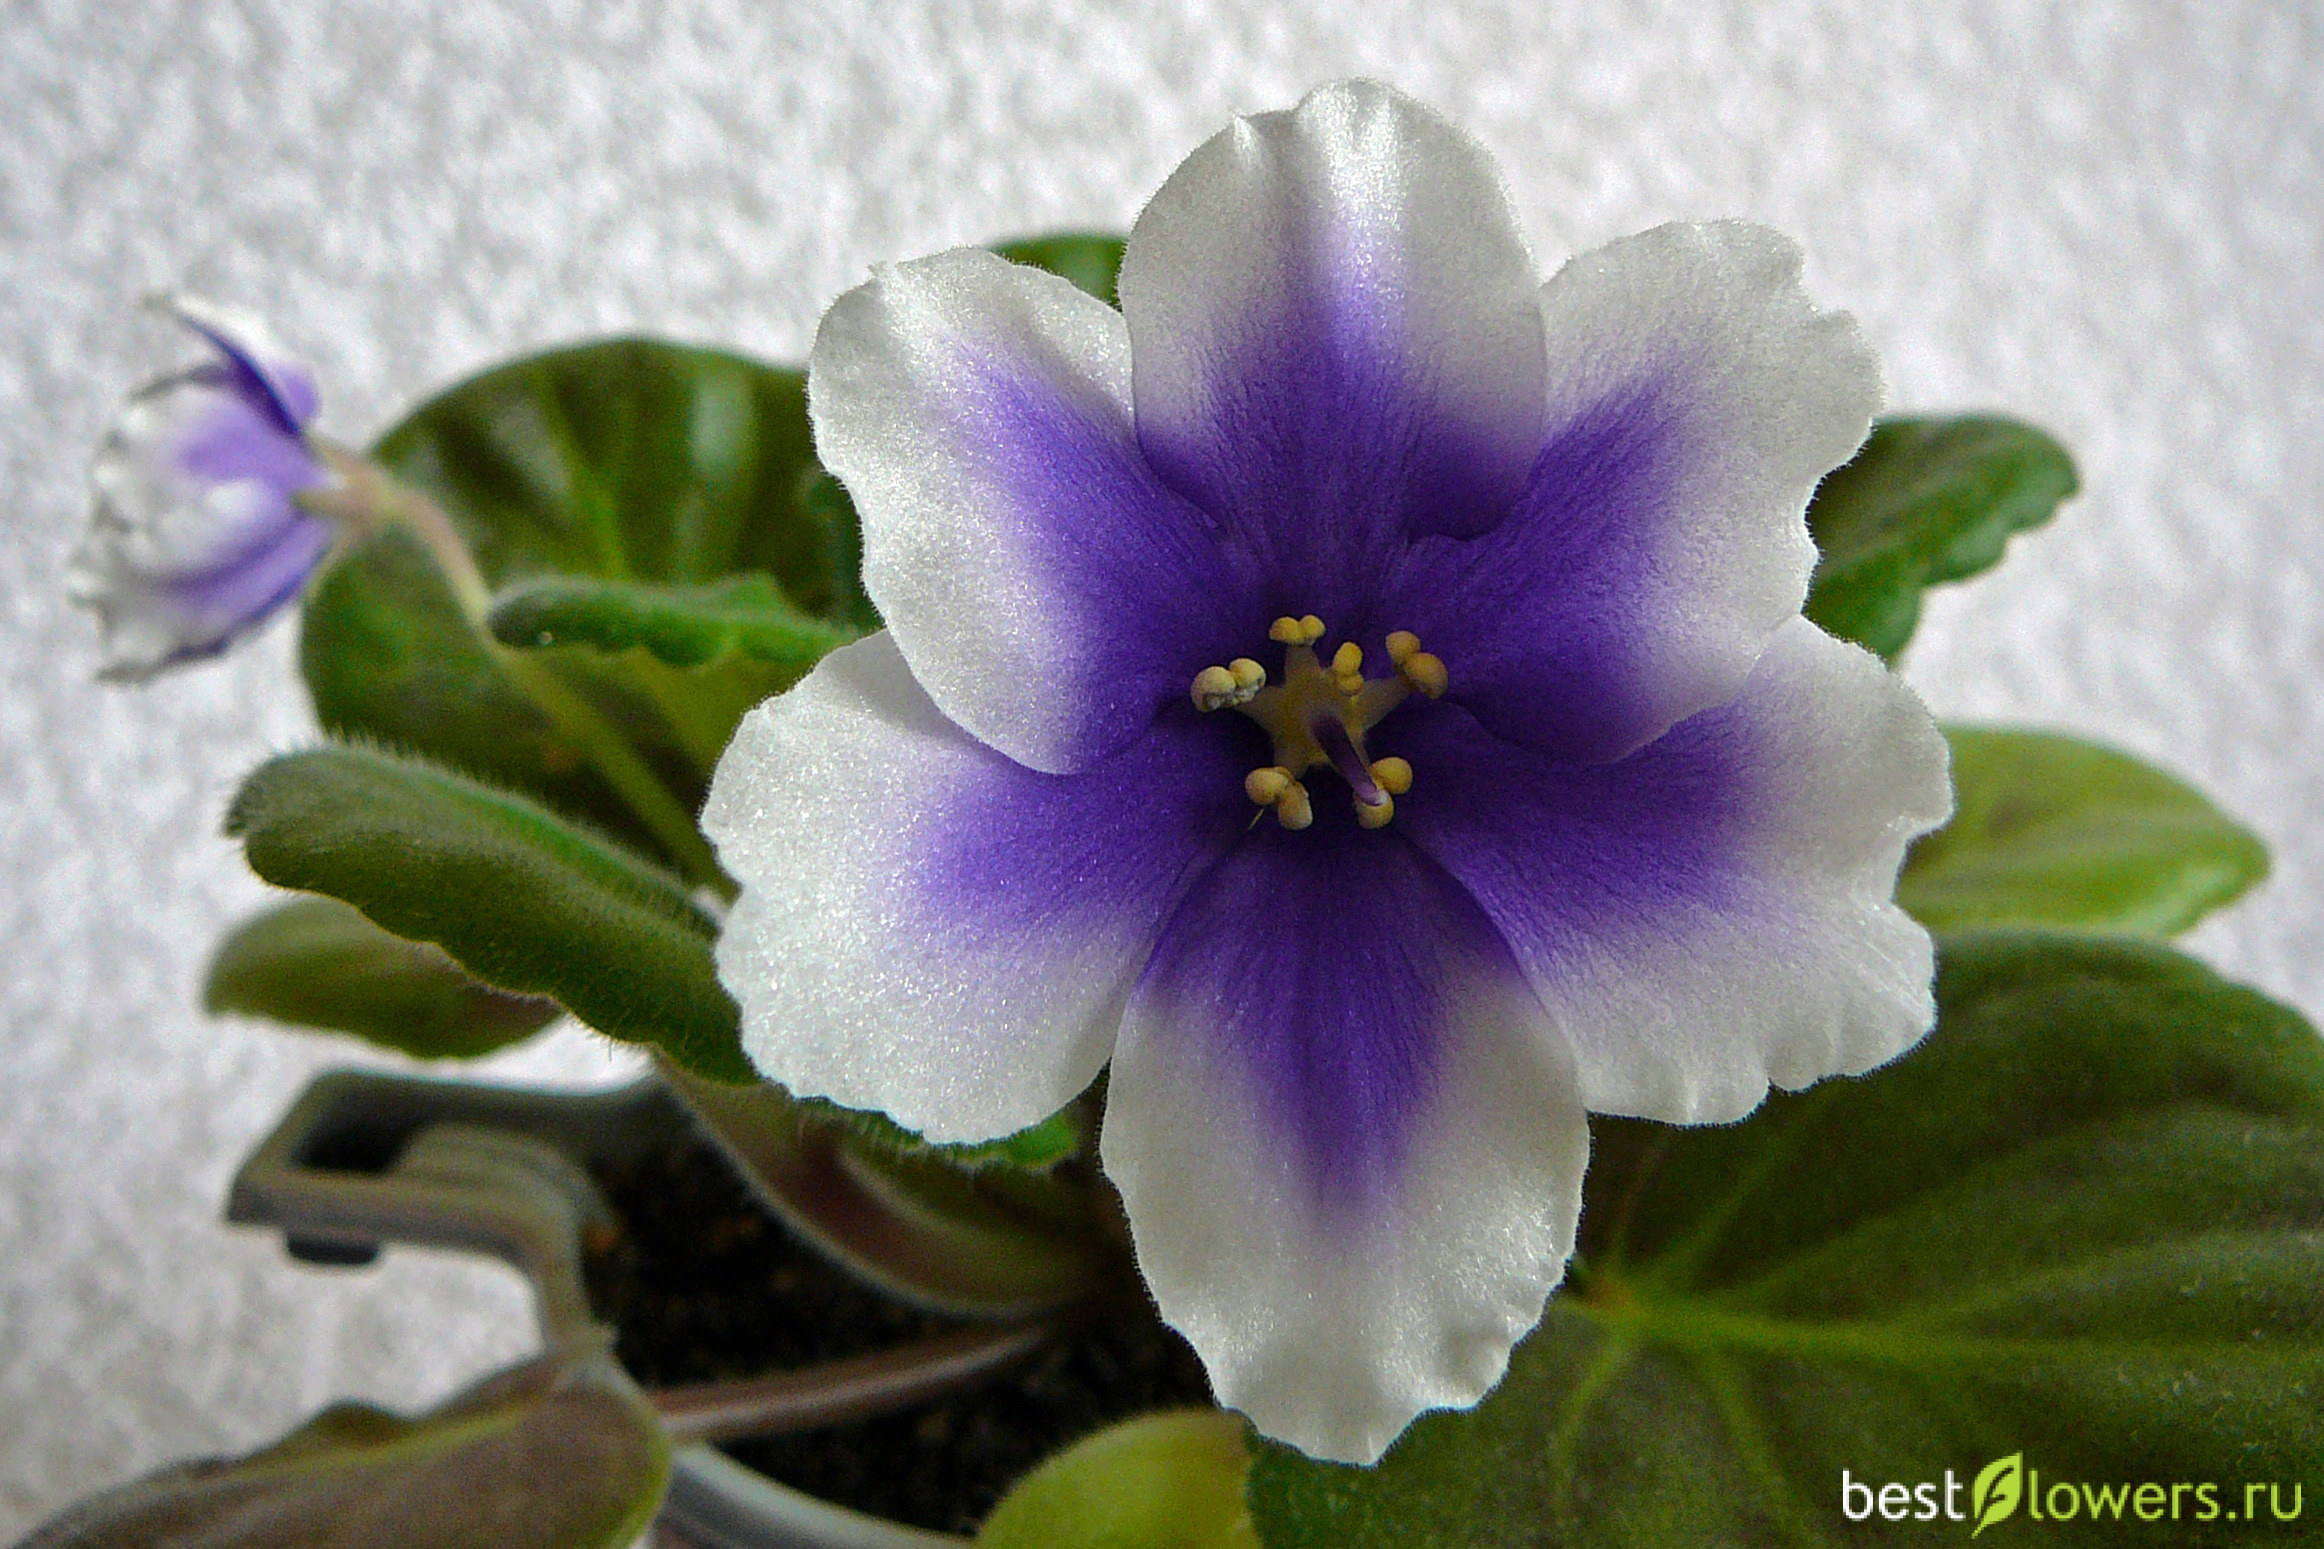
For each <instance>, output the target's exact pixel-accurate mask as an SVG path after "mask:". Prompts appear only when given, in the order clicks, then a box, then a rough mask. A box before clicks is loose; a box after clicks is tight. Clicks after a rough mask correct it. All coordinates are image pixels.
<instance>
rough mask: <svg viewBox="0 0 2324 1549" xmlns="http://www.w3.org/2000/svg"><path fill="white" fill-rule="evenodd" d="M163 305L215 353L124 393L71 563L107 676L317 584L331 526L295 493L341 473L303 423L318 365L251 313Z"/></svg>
mask: <svg viewBox="0 0 2324 1549" xmlns="http://www.w3.org/2000/svg"><path fill="white" fill-rule="evenodd" d="M157 305H158V306H159V307H161V308H162V309H163V310H165V311H167V312H169V313H170V315H172V316H173V317H175V318H176V319H177V320H178V321H179V322H181V323H183V324H185V325H186V326H187V327H188V328H190V329H192V330H193V331H194V332H195V333H196V334H199V335H200V336H201V337H202V339H203V340H204V342H205V343H206V344H207V345H208V346H209V347H210V350H211V355H210V358H209V359H207V360H204V361H200V362H198V363H196V364H194V365H191V366H188V367H186V368H184V369H182V370H179V371H176V372H173V373H171V374H169V375H167V376H164V377H161V378H159V379H157V380H155V381H153V382H150V383H148V384H146V385H145V386H144V387H141V388H139V389H138V390H137V391H136V392H135V393H133V394H131V395H130V398H129V401H128V402H127V403H126V404H125V405H123V407H122V410H121V414H120V416H119V418H117V419H116V420H115V421H114V423H113V426H112V428H111V429H110V430H109V431H108V432H107V433H106V435H105V439H104V441H103V442H102V443H101V444H100V445H99V447H98V449H97V456H96V460H95V462H94V464H93V465H92V466H91V469H90V483H91V485H92V486H93V489H94V494H95V499H94V503H93V506H92V509H91V511H90V515H89V533H88V536H87V537H85V538H84V539H83V540H82V542H81V546H80V548H79V549H78V550H77V551H76V552H75V553H74V555H73V558H72V562H71V565H70V567H69V569H68V571H67V586H68V588H69V590H70V592H71V595H72V597H73V600H74V601H75V602H78V603H81V604H83V605H85V606H87V607H90V608H94V609H95V610H96V612H97V616H98V620H99V624H100V627H101V629H102V631H103V635H104V651H105V665H104V668H103V670H102V673H101V675H102V676H104V677H106V678H111V679H117V680H126V681H132V682H134V681H138V680H142V679H145V678H149V677H151V676H153V675H154V674H155V673H157V672H160V671H162V670H163V669H164V668H168V667H173V666H176V665H178V664H179V663H182V662H190V661H197V660H200V659H202V658H204V657H208V656H214V655H216V654H218V653H219V652H220V651H223V650H225V649H226V648H227V647H228V646H230V645H232V644H233V643H234V642H235V641H236V640H238V639H240V638H241V637H242V636H243V635H245V634H247V633H249V632H250V631H251V630H252V629H254V628H256V627H257V626H258V625H259V624H260V623H262V622H263V621H264V620H266V619H267V618H268V617H269V616H270V615H272V614H273V613H274V612H275V610H276V609H278V608H280V607H281V606H282V605H283V604H285V603H287V602H289V601H290V600H291V599H292V598H294V597H296V596H297V595H298V594H299V592H300V591H301V590H302V589H303V588H304V587H305V586H306V583H307V580H308V578H309V577H310V576H311V575H313V574H314V572H315V569H316V567H317V566H318V565H320V564H321V563H322V560H323V557H324V555H325V554H326V553H327V552H328V551H329V549H330V546H331V539H332V535H333V531H334V528H333V524H332V523H331V522H329V521H328V520H326V519H324V518H323V517H321V516H318V515H315V514H314V513H312V512H310V511H308V510H306V509H304V508H303V507H302V505H301V504H300V501H299V498H298V497H299V496H300V495H301V494H302V493H303V492H305V491H309V490H312V489H316V488H318V487H320V486H322V485H325V484H327V483H329V482H330V481H331V477H332V476H331V474H330V472H329V470H328V469H327V468H326V467H325V465H324V463H323V461H322V459H321V457H320V456H319V455H318V453H317V452H316V450H315V449H314V448H313V447H312V446H311V445H310V443H309V441H308V439H307V435H306V426H307V423H308V421H310V420H311V419H313V418H314V414H315V406H316V394H315V382H314V377H313V375H312V373H311V372H309V370H308V369H307V368H306V366H304V365H303V364H301V363H299V362H297V361H295V360H293V359H291V358H290V357H289V356H287V355H285V354H284V353H283V352H282V351H281V350H279V349H277V348H275V347H274V346H273V344H272V342H271V341H270V340H268V339H267V338H266V335H265V333H264V331H263V330H262V329H260V328H258V327H257V326H255V325H253V324H251V323H248V322H246V321H244V320H243V319H240V318H236V317H233V316H231V315H229V314H227V313H224V312H221V311H220V310H218V309H216V308H213V307H211V306H209V305H207V304H205V303H202V302H198V301H194V300H192V299H190V298H184V297H166V298H159V299H158V300H157Z"/></svg>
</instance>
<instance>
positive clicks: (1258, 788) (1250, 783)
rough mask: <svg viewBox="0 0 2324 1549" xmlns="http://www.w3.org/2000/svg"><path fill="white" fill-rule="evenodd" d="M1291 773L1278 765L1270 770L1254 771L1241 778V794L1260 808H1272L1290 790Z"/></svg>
mask: <svg viewBox="0 0 2324 1549" xmlns="http://www.w3.org/2000/svg"><path fill="white" fill-rule="evenodd" d="M1291 785H1292V780H1291V771H1290V770H1288V769H1285V768H1284V767H1282V766H1281V765H1280V764H1278V765H1276V766H1275V767H1273V768H1271V769H1254V770H1252V771H1251V772H1250V773H1249V774H1247V775H1245V776H1243V794H1244V795H1246V796H1248V797H1250V798H1251V800H1253V801H1255V802H1257V803H1258V804H1259V805H1260V806H1262V807H1272V806H1274V805H1275V803H1277V802H1279V801H1281V800H1282V799H1283V793H1284V792H1285V791H1287V790H1289V789H1291Z"/></svg>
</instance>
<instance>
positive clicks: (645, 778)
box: [303, 444, 739, 901]
mask: <svg viewBox="0 0 2324 1549" xmlns="http://www.w3.org/2000/svg"><path fill="white" fill-rule="evenodd" d="M317 451H318V452H319V453H320V454H321V456H322V457H323V459H324V461H325V462H326V463H327V464H328V465H329V466H330V469H331V471H332V472H333V473H334V474H336V475H337V476H338V479H339V482H338V484H336V485H334V486H332V487H330V488H328V489H324V490H319V491H315V492H312V493H310V494H308V495H306V496H305V497H303V503H304V504H306V505H307V506H308V507H309V508H311V509H313V510H314V511H316V512H317V513H318V514H320V515H324V516H329V517H332V518H334V519H337V520H339V521H340V522H342V523H344V524H346V525H347V527H348V528H349V529H350V530H351V531H353V532H357V533H368V532H373V531H377V530H378V529H379V528H381V527H383V526H385V525H386V524H388V523H390V522H393V523H397V524H399V525H401V526H402V527H403V528H404V529H405V530H406V531H408V532H409V533H411V535H412V536H413V537H415V538H417V539H419V540H420V542H421V543H422V544H423V545H424V546H425V547H426V548H427V550H428V553H429V555H430V556H431V557H432V558H433V559H434V560H435V562H436V566H437V568H438V569H439V570H441V571H442V572H443V576H444V581H445V583H446V584H447V585H448V586H450V587H451V589H452V595H453V597H454V599H455V600H456V601H457V602H458V603H459V605H460V612H461V615H462V617H464V618H465V619H466V620H467V621H468V626H469V628H471V629H472V630H474V631H475V633H476V638H477V639H478V641H480V642H481V643H482V645H483V648H484V650H485V653H486V654H487V655H489V656H490V657H491V658H492V659H493V661H494V662H495V663H496V664H498V665H499V667H500V668H501V670H502V671H503V672H505V673H507V674H508V676H509V679H510V680H511V681H512V682H514V683H515V684H516V685H517V687H518V688H520V689H522V690H523V691H524V693H525V695H526V697H528V698H530V699H531V700H532V702H533V703H534V704H536V705H538V706H539V707H540V708H541V710H542V712H543V713H544V714H546V715H547V716H548V717H549V719H550V720H551V721H552V722H554V723H555V724H556V726H557V729H558V730H559V731H561V732H562V733H564V735H565V736H566V737H567V738H568V739H570V740H571V741H572V742H574V743H575V744H577V745H578V746H579V748H580V750H581V754H582V756H583V757H584V758H586V759H587V760H588V761H589V763H590V765H591V766H592V767H593V768H595V769H596V771H597V772H598V773H599V774H600V775H602V776H603V777H604V778H605V782H606V783H607V784H608V785H610V786H612V787H613V789H614V791H615V792H616V794H618V795H619V796H620V797H621V799H622V800H623V801H625V802H627V803H628V804H629V808H630V810H631V811H632V812H634V813H636V814H637V816H638V819H639V820H640V821H641V822H643V823H644V824H645V825H646V828H647V829H648V830H649V831H650V832H651V833H652V834H653V836H654V837H655V838H656V839H658V840H660V841H661V844H662V847H663V848H664V849H665V850H667V851H669V853H670V854H671V856H672V857H673V858H675V859H676V860H677V862H678V864H679V866H680V868H681V869H683V870H684V872H685V873H686V876H687V878H688V880H690V881H692V882H694V883H697V884H699V885H700V886H703V887H707V888H709V889H710V890H711V891H713V892H715V893H716V894H718V896H719V897H721V898H723V899H727V900H730V901H731V900H732V899H733V898H734V896H735V894H736V893H737V892H738V891H739V890H738V889H737V888H736V887H735V885H734V882H733V880H732V879H731V878H729V877H728V876H727V875H726V873H725V872H724V871H723V870H721V869H720V868H719V865H718V856H717V854H716V853H715V852H713V851H712V850H711V848H710V842H709V841H708V840H706V839H704V838H703V837H702V830H701V828H700V827H699V826H698V825H697V824H696V822H695V820H694V814H693V812H691V811H690V810H688V808H687V806H686V804H685V803H684V802H681V801H680V800H679V799H678V798H677V796H676V795H675V794H674V793H673V792H672V791H671V790H670V787H669V786H668V785H667V784H666V783H665V782H664V781H663V780H662V778H661V777H660V776H659V775H657V774H655V773H654V771H653V770H652V769H651V768H650V767H649V766H648V765H647V764H646V761H645V760H644V759H642V758H640V757H639V756H638V751H637V749H636V748H635V747H633V746H632V745H631V744H630V741H629V739H628V738H627V737H625V736H623V735H622V734H621V732H620V730H619V729H618V728H616V727H615V726H614V725H613V723H612V722H610V721H608V720H607V719H606V718H605V716H604V715H603V714H602V713H600V712H599V711H598V709H597V707H596V706H594V705H592V704H590V703H589V701H588V700H587V699H585V698H583V697H582V696H581V695H580V694H578V693H576V692H575V691H574V690H573V688H572V687H571V686H570V685H568V684H567V683H566V682H565V681H564V680H563V679H561V678H559V677H558V676H557V675H556V672H555V671H554V669H552V668H551V667H550V666H549V664H548V663H546V662H544V661H541V660H540V659H538V658H537V657H535V656H533V655H532V654H531V653H530V652H526V651H519V650H514V649H512V648H510V647H508V646H505V645H502V644H501V643H500V642H499V641H498V640H496V639H494V638H493V636H492V632H491V630H490V629H488V628H487V627H486V626H485V619H486V617H487V615H488V614H490V612H491V611H492V587H491V584H490V583H489V582H487V581H486V580H485V578H484V572H483V571H482V570H480V569H479V568H477V564H476V556H475V555H473V554H472V553H470V552H469V550H468V545H467V543H466V542H465V541H464V540H463V539H462V538H461V536H460V532H459V529H458V528H456V527H454V526H453V525H452V519H451V518H450V517H449V516H447V515H445V514H444V510H443V508H442V507H441V506H439V505H437V504H436V503H435V502H434V501H433V500H430V499H429V498H428V497H427V496H426V495H424V494H422V493H420V492H419V491H418V490H416V489H413V488H412V487H411V486H410V485H408V484H405V483H402V482H401V481H399V480H397V479H395V478H393V477H392V476H390V475H389V474H388V472H387V471H386V470H385V469H383V468H381V467H380V466H379V465H378V464H376V463H373V462H372V461H370V460H369V459H368V458H365V457H362V456H360V455H358V454H356V453H354V452H351V451H348V450H347V449H346V448H344V447H338V446H331V445H327V444H325V445H318V446H317Z"/></svg>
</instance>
